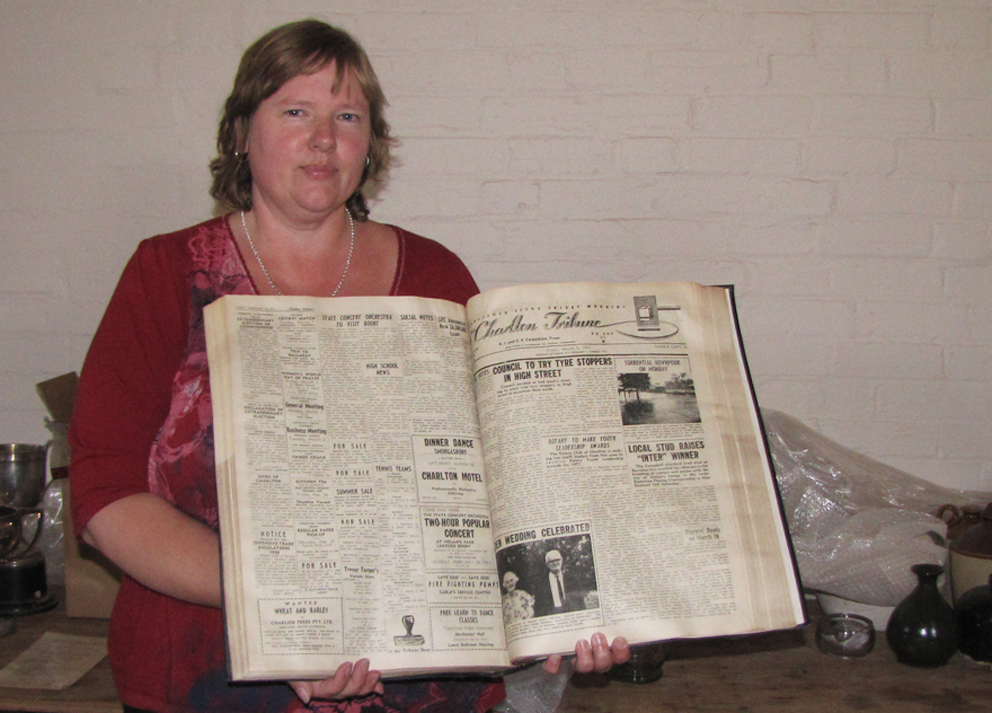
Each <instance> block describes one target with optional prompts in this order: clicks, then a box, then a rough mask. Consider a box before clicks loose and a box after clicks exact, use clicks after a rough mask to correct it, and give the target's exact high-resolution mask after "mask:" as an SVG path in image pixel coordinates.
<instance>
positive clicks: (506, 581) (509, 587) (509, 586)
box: [503, 572, 520, 592]
mask: <svg viewBox="0 0 992 713" xmlns="http://www.w3.org/2000/svg"><path fill="white" fill-rule="evenodd" d="M518 581H520V580H519V579H517V575H515V574H514V573H513V572H507V573H506V574H505V575H503V586H504V587H506V591H508V592H512V591H513V590H514V589H516V588H517V582H518Z"/></svg>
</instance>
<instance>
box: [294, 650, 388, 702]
mask: <svg viewBox="0 0 992 713" xmlns="http://www.w3.org/2000/svg"><path fill="white" fill-rule="evenodd" d="M380 677H381V673H380V672H379V671H373V670H371V669H370V663H369V660H368V659H360V660H359V661H358V662H357V663H355V664H352V663H351V662H347V663H343V664H341V665H340V666H338V669H337V671H335V672H334V675H333V676H330V677H329V678H325V679H324V680H323V681H291V682H290V684H289V685H290V686H292V688H293V690H294V691H296V695H297V696H298V697H299V699H300V700H301V701H303V702H304V703H309V702H310V701H311V700H314V699H324V700H335V699H342V698H360V697H362V696H368V695H370V694H372V693H382V692H383V687H382V682H381V680H380Z"/></svg>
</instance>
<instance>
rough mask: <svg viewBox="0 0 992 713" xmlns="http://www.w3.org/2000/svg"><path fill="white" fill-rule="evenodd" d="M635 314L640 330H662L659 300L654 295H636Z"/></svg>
mask: <svg viewBox="0 0 992 713" xmlns="http://www.w3.org/2000/svg"><path fill="white" fill-rule="evenodd" d="M634 314H635V315H636V317H637V331H638V332H657V331H660V330H661V320H659V319H658V300H657V299H655V296H654V295H643V296H641V297H634Z"/></svg>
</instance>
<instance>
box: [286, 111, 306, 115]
mask: <svg viewBox="0 0 992 713" xmlns="http://www.w3.org/2000/svg"><path fill="white" fill-rule="evenodd" d="M286 115H287V116H303V110H302V109H287V110H286Z"/></svg>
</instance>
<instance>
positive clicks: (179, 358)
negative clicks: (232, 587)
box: [70, 20, 628, 713]
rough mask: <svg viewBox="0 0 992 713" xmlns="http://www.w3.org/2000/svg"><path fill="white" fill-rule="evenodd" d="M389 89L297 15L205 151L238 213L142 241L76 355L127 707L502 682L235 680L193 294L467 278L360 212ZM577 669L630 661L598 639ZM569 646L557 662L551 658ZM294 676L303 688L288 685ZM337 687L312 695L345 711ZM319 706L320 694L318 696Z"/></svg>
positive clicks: (79, 481) (89, 501) (456, 704)
mask: <svg viewBox="0 0 992 713" xmlns="http://www.w3.org/2000/svg"><path fill="white" fill-rule="evenodd" d="M384 105H385V100H384V98H383V95H382V91H381V89H380V87H379V83H378V80H377V79H376V77H375V73H374V72H373V70H372V67H371V65H370V63H369V61H368V57H367V56H366V55H365V53H364V51H363V50H362V49H361V47H360V46H359V45H358V44H357V43H356V42H355V41H354V40H353V39H352V38H351V37H350V36H348V35H347V34H346V33H344V32H342V31H340V30H338V29H335V28H332V27H330V26H328V25H326V24H323V23H321V22H317V21H314V20H308V21H304V22H299V23H293V24H290V25H285V26H283V27H279V28H276V29H275V30H273V31H271V32H269V33H268V34H266V35H265V36H263V37H262V38H261V39H259V40H258V41H257V42H256V43H255V44H253V45H252V46H251V47H250V48H249V49H248V50H247V51H246V52H245V55H244V57H243V58H242V62H241V65H240V67H239V70H238V74H237V76H236V78H235V82H234V89H233V91H232V93H231V96H230V97H229V98H228V100H227V103H226V104H225V110H224V114H223V117H222V119H221V123H220V131H219V135H218V151H219V156H218V157H217V158H216V159H215V160H214V161H213V162H212V163H211V171H212V173H213V176H214V183H213V187H212V189H211V194H212V195H213V196H214V197H215V198H216V199H217V200H218V201H219V202H220V203H221V204H222V205H224V206H225V207H227V208H229V209H231V210H232V212H231V213H229V214H228V215H225V216H223V217H219V218H215V219H213V220H209V221H207V222H205V223H202V224H200V225H196V226H193V227H191V228H187V229H185V230H182V231H179V232H177V233H172V234H170V235H164V236H158V237H156V238H151V239H149V240H146V241H144V242H142V243H141V245H139V247H138V249H137V251H136V252H135V255H134V256H133V257H132V258H131V260H130V262H129V263H128V265H127V267H126V268H125V270H124V273H123V275H122V276H121V280H120V282H119V284H118V286H117V289H116V291H115V293H114V296H113V297H112V299H111V301H110V304H109V305H108V307H107V311H106V314H105V315H104V318H103V320H102V322H101V324H100V327H99V328H98V330H97V333H96V335H95V336H94V339H93V344H92V346H91V347H90V351H89V354H88V355H87V358H86V363H85V364H84V367H83V370H82V374H81V379H80V385H79V392H78V396H77V402H76V407H75V411H74V418H73V423H72V427H71V432H70V439H71V444H72V449H73V462H72V466H71V472H70V477H71V479H72V481H71V482H72V490H73V509H74V521H75V523H76V527H77V531H78V534H80V536H81V537H82V538H83V540H85V541H86V542H87V543H89V544H91V545H93V546H95V547H97V548H98V549H100V550H101V551H102V552H103V553H104V554H106V555H107V556H108V557H109V558H110V559H111V560H113V561H114V562H116V563H117V564H118V565H119V566H120V567H121V569H122V570H123V571H124V572H125V573H126V575H127V576H126V577H125V579H124V581H123V583H122V585H121V590H120V594H119V595H118V599H117V602H116V604H115V608H114V613H113V616H112V618H111V626H110V638H109V650H110V661H111V666H112V668H113V671H114V677H115V681H116V683H117V687H118V691H119V693H120V696H121V699H122V701H123V702H124V704H125V706H126V707H127V708H126V709H127V710H149V711H170V712H171V711H176V712H180V711H184V712H185V711H224V712H225V713H232V712H237V711H291V710H296V709H300V708H302V707H303V706H304V705H305V704H307V703H309V702H316V701H325V700H331V699H335V700H340V699H349V698H357V699H358V700H357V701H351V702H349V703H348V704H347V705H348V706H350V707H348V710H349V711H350V710H359V709H368V710H402V709H404V708H409V707H415V706H418V705H423V704H424V702H425V701H428V700H430V701H438V700H440V701H441V702H440V703H439V704H438V706H439V707H435V708H423V710H425V711H429V710H441V709H445V710H462V709H464V710H470V709H475V710H486V709H487V708H488V707H490V706H491V705H492V704H495V703H496V702H497V701H498V700H499V698H500V697H501V696H502V689H501V687H500V686H499V685H498V684H488V683H450V682H449V683H445V684H441V683H437V682H428V683H420V684H393V683H391V684H389V685H388V686H385V687H384V686H383V684H382V683H381V682H380V681H379V672H378V671H375V670H372V669H370V664H369V661H368V660H367V659H362V660H360V661H358V662H356V663H354V664H351V663H348V664H344V665H342V666H341V667H340V668H339V669H338V670H337V671H336V672H334V674H333V675H332V676H330V677H329V678H328V679H325V680H324V681H319V682H302V681H301V682H294V683H293V684H292V689H290V687H287V686H285V685H284V684H279V685H275V684H269V685H237V686H232V685H229V684H228V683H227V681H226V674H225V662H224V639H223V630H222V618H221V614H220V610H219V606H220V603H221V594H220V564H219V555H218V537H217V495H216V486H215V481H214V461H213V442H212V433H211V408H210V390H209V380H208V374H207V362H206V350H205V343H204V341H205V340H204V333H203V307H204V306H205V305H206V304H209V303H210V302H211V301H213V300H214V299H216V298H217V297H219V296H221V295H223V294H230V293H240V294H266V295H272V294H307V295H317V296H328V297H334V296H345V295H387V294H393V295H420V296H425V297H438V298H443V299H449V300H453V301H457V302H461V303H464V302H465V301H466V300H467V299H468V298H469V297H471V296H472V295H473V294H475V293H476V292H477V291H478V288H477V287H476V284H475V282H474V280H473V279H472V277H471V275H470V274H469V272H468V270H467V269H466V268H465V266H464V265H463V264H462V262H461V261H460V260H459V259H458V258H457V257H456V256H455V255H454V254H453V253H451V252H450V251H448V250H446V249H445V248H443V247H442V246H440V245H438V244H437V243H435V242H433V241H430V240H427V239H426V238H421V237H418V236H415V235H413V234H411V233H408V232H406V231H404V230H402V229H399V228H394V227H391V226H386V225H381V224H378V223H375V222H373V221H370V220H368V207H367V205H366V203H365V199H364V197H363V195H362V192H361V189H362V187H363V186H364V185H365V184H366V182H367V181H369V180H370V179H377V178H379V177H380V176H381V175H382V174H383V172H384V171H385V170H386V168H387V167H388V164H389V143H390V139H389V129H388V125H387V124H386V121H385V119H384V118H383V107H384ZM577 654H578V655H577V668H578V669H579V670H592V669H593V668H596V669H597V670H603V669H605V668H608V667H609V666H610V665H611V664H612V663H613V662H620V661H621V659H625V657H626V656H627V655H628V654H627V648H626V645H625V643H623V642H622V641H619V642H617V643H615V644H614V647H613V649H611V648H610V647H609V646H607V645H606V643H605V639H604V638H603V637H601V636H600V635H597V637H594V640H593V642H592V643H590V642H586V641H583V642H579V644H578V645H577ZM559 663H560V659H559V658H558V657H555V658H553V659H550V660H549V661H548V663H547V665H546V667H547V668H548V670H551V671H554V670H557V667H558V664H559ZM294 692H295V694H294ZM344 705H345V704H341V707H339V705H338V704H336V703H327V704H321V706H320V707H319V708H317V709H318V710H322V711H336V710H344ZM311 709H313V703H312V704H311Z"/></svg>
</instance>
